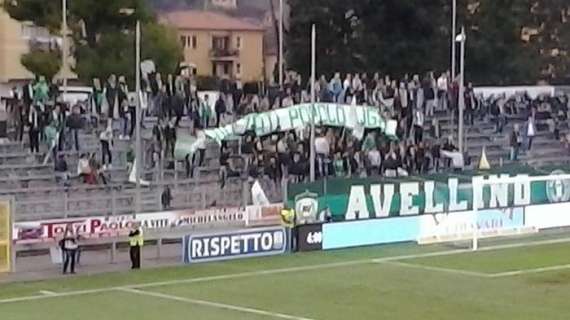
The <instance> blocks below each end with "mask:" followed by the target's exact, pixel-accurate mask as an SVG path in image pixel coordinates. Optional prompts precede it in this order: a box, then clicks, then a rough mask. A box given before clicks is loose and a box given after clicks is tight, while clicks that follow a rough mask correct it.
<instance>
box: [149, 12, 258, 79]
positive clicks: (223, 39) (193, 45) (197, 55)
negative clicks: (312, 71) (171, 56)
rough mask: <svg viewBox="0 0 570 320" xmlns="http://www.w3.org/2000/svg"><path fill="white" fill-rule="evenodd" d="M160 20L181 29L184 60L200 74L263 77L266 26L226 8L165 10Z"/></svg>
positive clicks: (233, 77) (246, 77) (232, 77)
mask: <svg viewBox="0 0 570 320" xmlns="http://www.w3.org/2000/svg"><path fill="white" fill-rule="evenodd" d="M160 18H161V21H162V22H163V23H166V24H168V25H170V26H172V27H174V28H176V29H177V30H178V35H179V39H180V41H181V44H182V47H183V48H184V60H185V61H184V62H185V63H186V64H187V65H192V66H193V67H194V68H195V72H196V74H197V75H202V76H216V77H219V78H222V79H238V80H241V81H242V82H249V81H260V80H263V77H264V55H263V37H264V28H263V27H262V26H260V25H257V24H254V23H252V22H249V21H247V20H244V19H239V18H234V17H231V16H229V15H226V14H225V13H223V12H214V11H199V10H185V11H174V12H169V13H164V14H162V15H161V17H160Z"/></svg>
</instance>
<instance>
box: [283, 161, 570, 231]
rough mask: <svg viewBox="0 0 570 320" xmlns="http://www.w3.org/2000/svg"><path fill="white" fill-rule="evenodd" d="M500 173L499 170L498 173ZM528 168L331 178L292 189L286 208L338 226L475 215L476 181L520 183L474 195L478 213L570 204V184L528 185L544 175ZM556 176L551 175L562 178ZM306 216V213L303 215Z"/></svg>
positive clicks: (294, 185)
mask: <svg viewBox="0 0 570 320" xmlns="http://www.w3.org/2000/svg"><path fill="white" fill-rule="evenodd" d="M498 170H499V169H498ZM530 170H531V169H528V168H524V169H523V168H520V169H519V170H514V169H513V170H509V171H507V172H499V171H497V172H496V173H495V174H489V175H486V176H478V175H475V174H474V173H472V174H473V175H470V174H468V173H466V174H465V175H463V176H461V177H457V176H449V175H437V174H436V175H429V176H410V177H401V178H399V179H397V180H394V179H390V178H365V179H364V178H349V179H346V178H342V179H341V178H331V179H325V180H322V181H318V182H314V183H301V184H293V185H290V186H289V189H288V194H287V196H288V199H287V201H288V205H289V206H290V207H295V208H296V209H297V211H299V210H300V209H301V208H307V211H309V210H310V211H311V212H322V211H323V210H325V209H327V210H329V211H330V213H331V215H332V218H333V220H334V221H348V220H366V219H373V218H386V217H396V216H416V215H423V214H436V213H440V212H464V211H469V210H471V209H473V184H472V181H473V179H476V180H477V179H478V180H486V179H500V178H504V177H511V176H514V177H521V180H520V181H518V182H515V183H510V182H505V183H503V184H496V185H490V186H489V185H487V186H484V187H483V188H482V190H477V191H479V192H476V194H477V195H478V197H479V199H477V201H476V203H478V209H479V210H486V209H498V208H512V207H521V206H528V205H538V204H549V203H562V202H569V201H570V181H562V180H551V181H529V180H525V179H524V177H527V176H529V175H544V173H541V172H533V171H530ZM563 173H564V172H563V171H562V170H555V171H553V172H552V174H556V175H558V174H563ZM301 211H302V210H301Z"/></svg>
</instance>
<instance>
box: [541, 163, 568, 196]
mask: <svg viewBox="0 0 570 320" xmlns="http://www.w3.org/2000/svg"><path fill="white" fill-rule="evenodd" d="M561 174H565V172H564V171H562V170H555V171H552V173H551V175H561ZM546 196H547V197H548V200H549V201H550V202H566V201H568V200H570V180H562V179H561V180H549V181H547V182H546Z"/></svg>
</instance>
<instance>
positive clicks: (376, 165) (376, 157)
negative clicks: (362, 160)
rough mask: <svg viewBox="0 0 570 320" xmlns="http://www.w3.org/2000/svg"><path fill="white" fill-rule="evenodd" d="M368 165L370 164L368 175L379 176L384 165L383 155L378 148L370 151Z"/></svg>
mask: <svg viewBox="0 0 570 320" xmlns="http://www.w3.org/2000/svg"><path fill="white" fill-rule="evenodd" d="M368 163H369V164H370V170H369V172H368V175H369V176H370V175H377V174H378V173H379V172H380V165H381V164H382V155H381V154H380V151H378V149H377V148H373V149H372V150H370V151H368Z"/></svg>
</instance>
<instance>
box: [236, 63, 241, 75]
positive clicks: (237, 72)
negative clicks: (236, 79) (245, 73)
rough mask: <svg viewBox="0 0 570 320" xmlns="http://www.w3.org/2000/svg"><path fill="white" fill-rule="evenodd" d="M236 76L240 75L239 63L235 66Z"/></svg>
mask: <svg viewBox="0 0 570 320" xmlns="http://www.w3.org/2000/svg"><path fill="white" fill-rule="evenodd" d="M236 75H238V76H240V75H241V63H238V64H236Z"/></svg>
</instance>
